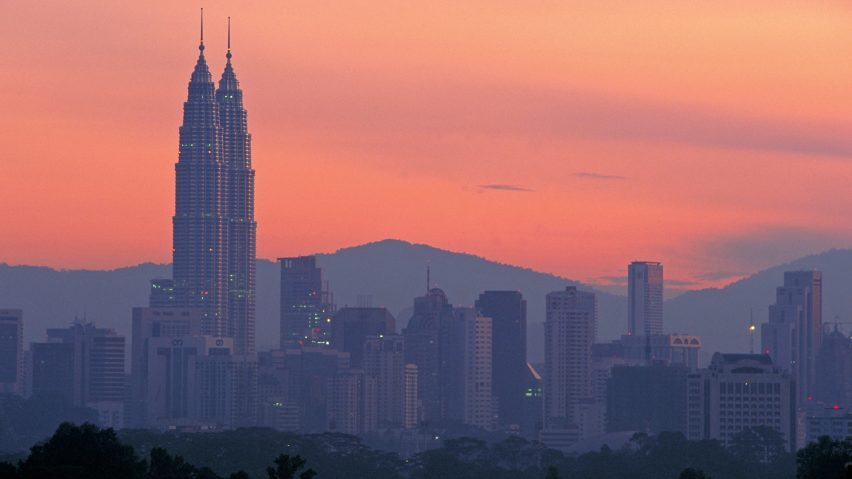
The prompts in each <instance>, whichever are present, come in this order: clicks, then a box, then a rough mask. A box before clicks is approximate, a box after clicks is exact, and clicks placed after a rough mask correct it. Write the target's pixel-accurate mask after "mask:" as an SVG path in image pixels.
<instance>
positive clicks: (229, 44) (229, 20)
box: [225, 17, 231, 61]
mask: <svg viewBox="0 0 852 479" xmlns="http://www.w3.org/2000/svg"><path fill="white" fill-rule="evenodd" d="M225 57H227V58H228V61H230V60H231V17H228V53H227V54H226V55H225Z"/></svg>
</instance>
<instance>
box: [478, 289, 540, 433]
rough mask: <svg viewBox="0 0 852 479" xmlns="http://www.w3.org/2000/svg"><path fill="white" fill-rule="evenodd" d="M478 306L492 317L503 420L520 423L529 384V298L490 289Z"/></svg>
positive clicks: (494, 379) (493, 380)
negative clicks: (526, 299) (527, 300)
mask: <svg viewBox="0 0 852 479" xmlns="http://www.w3.org/2000/svg"><path fill="white" fill-rule="evenodd" d="M475 307H476V309H478V310H479V312H480V313H481V314H482V315H483V316H485V317H488V318H491V334H492V356H491V367H492V369H491V373H492V374H491V387H492V390H493V393H494V397H495V399H496V402H497V411H496V413H497V416H498V420H499V422H500V424H502V425H505V426H513V427H520V425H521V424H522V423H523V417H524V416H523V402H524V393H525V389H526V384H527V375H528V371H529V370H528V368H527V302H526V301H525V300H524V298H523V296H522V295H521V293H520V292H518V291H486V292H484V293H482V294H480V295H479V299H477V300H476V303H475Z"/></svg>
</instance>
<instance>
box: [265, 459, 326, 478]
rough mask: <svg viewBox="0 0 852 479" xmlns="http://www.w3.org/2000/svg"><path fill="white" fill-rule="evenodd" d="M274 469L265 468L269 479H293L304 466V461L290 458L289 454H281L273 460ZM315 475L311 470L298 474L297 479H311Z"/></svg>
mask: <svg viewBox="0 0 852 479" xmlns="http://www.w3.org/2000/svg"><path fill="white" fill-rule="evenodd" d="M274 462H275V465H276V467H268V468H266V473H267V474H268V475H269V479H295V478H296V473H297V472H299V471H300V470H301V469H302V468H303V467H304V466H305V460H304V459H302V458H301V457H299V456H293V457H290V455H289V454H281V455H279V456H278V457H276V458H275V461H274ZM316 475H317V473H316V472H314V470H313V469H308V470H307V471H304V472H302V473H301V474H299V479H312V478H313V477H314V476H316Z"/></svg>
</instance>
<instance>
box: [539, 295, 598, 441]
mask: <svg viewBox="0 0 852 479" xmlns="http://www.w3.org/2000/svg"><path fill="white" fill-rule="evenodd" d="M546 311H547V317H546V320H545V323H544V331H545V333H544V337H545V345H544V359H545V365H544V382H543V389H544V391H543V393H544V428H545V429H552V430H562V429H566V428H568V427H569V426H572V425H576V423H577V419H578V418H576V417H574V415H575V411H576V405H577V404H578V403H579V401H580V400H581V399H586V398H590V397H592V395H593V390H592V344H593V343H594V342H595V328H596V323H597V302H596V299H595V295H594V293H589V292H585V291H579V290H577V288H576V287H574V286H568V287H566V288H565V290H564V291H555V292H552V293H549V294H548V295H547V300H546Z"/></svg>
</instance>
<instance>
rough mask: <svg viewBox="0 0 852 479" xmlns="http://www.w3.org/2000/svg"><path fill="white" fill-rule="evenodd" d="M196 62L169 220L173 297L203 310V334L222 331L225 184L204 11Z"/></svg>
mask: <svg viewBox="0 0 852 479" xmlns="http://www.w3.org/2000/svg"><path fill="white" fill-rule="evenodd" d="M198 50H199V55H198V62H197V63H196V64H195V70H194V71H193V72H192V77H191V79H190V81H189V95H188V97H187V100H186V102H185V103H184V104H183V125H181V127H180V150H179V156H178V162H177V164H176V165H175V174H176V181H175V216H174V218H173V219H172V226H173V228H174V236H173V240H172V241H173V244H172V245H173V262H174V273H173V274H174V283H175V284H174V286H175V302H176V303H177V306H183V307H191V308H201V309H203V310H204V321H203V324H202V329H203V331H204V333H205V334H211V335H216V336H225V335H226V334H227V333H228V330H227V327H226V325H227V323H228V321H227V319H228V315H227V291H226V282H225V277H226V274H227V268H228V264H229V263H228V257H227V255H228V251H227V248H226V242H227V238H228V221H227V218H226V216H225V215H226V208H225V206H226V205H225V204H224V202H223V201H222V193H223V190H224V188H225V187H226V183H225V167H224V160H223V154H222V152H223V148H222V131H221V128H220V126H219V122H220V120H219V105H218V103H217V102H216V97H215V91H214V89H215V86H214V84H213V78H212V76H211V75H210V70H209V69H208V67H207V62H206V60H205V59H204V11H203V10H202V11H201V43H200V45H199V46H198Z"/></svg>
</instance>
